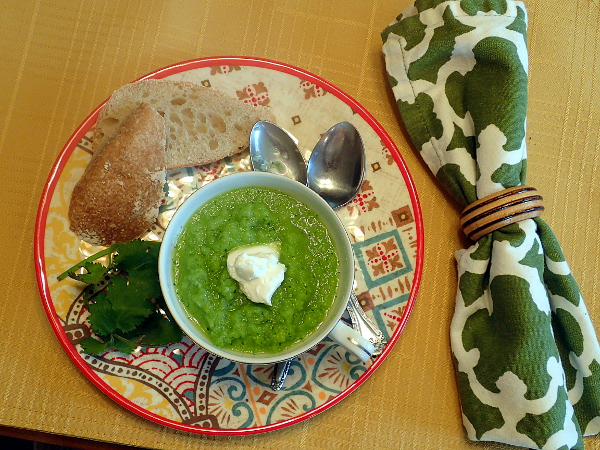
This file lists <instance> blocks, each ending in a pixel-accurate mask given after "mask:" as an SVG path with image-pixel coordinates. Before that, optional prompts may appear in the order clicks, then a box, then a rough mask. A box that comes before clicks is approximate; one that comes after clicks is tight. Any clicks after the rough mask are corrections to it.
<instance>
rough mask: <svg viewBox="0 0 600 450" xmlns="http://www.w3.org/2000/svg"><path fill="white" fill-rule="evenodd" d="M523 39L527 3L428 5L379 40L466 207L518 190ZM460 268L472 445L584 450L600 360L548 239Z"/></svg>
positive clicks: (483, 243)
mask: <svg viewBox="0 0 600 450" xmlns="http://www.w3.org/2000/svg"><path fill="white" fill-rule="evenodd" d="M526 31H527V12H526V9H525V6H524V4H523V3H522V2H516V1H507V0H489V1H485V0H483V1H469V0H463V1H439V0H429V1H416V2H415V3H414V4H413V5H411V6H410V7H409V8H407V9H406V10H405V11H403V12H402V14H400V15H399V16H398V17H397V18H396V20H395V21H394V22H393V23H392V24H390V25H389V26H388V27H387V28H386V29H385V30H383V32H382V38H383V42H384V45H383V51H384V54H385V65H386V70H387V74H388V79H389V82H390V85H391V87H392V90H393V93H394V96H395V98H396V101H397V104H398V108H399V110H400V113H401V116H402V120H403V122H404V125H405V127H406V129H407V130H408V132H409V134H410V137H411V139H412V141H413V143H414V145H415V146H416V148H417V149H418V151H419V152H420V154H421V156H422V157H423V160H424V161H425V163H426V164H427V165H428V166H429V168H430V169H431V170H432V171H433V173H434V174H435V175H436V177H437V178H438V179H439V181H440V183H441V184H442V185H443V186H444V187H445V188H446V189H447V190H448V191H449V192H450V194H451V195H452V196H453V197H454V199H455V200H456V201H457V202H459V203H460V204H461V205H462V206H466V205H468V204H470V203H472V202H473V201H475V200H477V199H479V198H482V197H484V196H487V195H490V194H493V193H496V192H498V191H501V190H503V189H505V188H508V187H513V186H519V185H521V184H524V183H525V177H526V171H527V155H526V112H527V111H526V110H527V76H528V66H527V59H528V54H527V45H526ZM542 194H543V193H542ZM456 259H457V263H458V289H457V295H456V309H455V313H454V317H453V320H452V323H451V329H450V335H451V344H452V353H453V357H454V361H455V367H456V375H457V382H458V388H459V394H460V400H461V408H462V412H463V423H464V426H465V429H466V432H467V435H468V437H469V438H471V439H473V440H487V441H498V442H505V443H509V444H513V445H519V446H524V447H529V448H547V449H567V448H568V449H570V448H583V439H582V436H583V435H590V434H597V433H598V432H599V431H600V347H599V345H598V341H597V338H596V334H595V331H594V328H593V325H592V323H591V321H590V319H589V316H588V314H587V311H586V308H585V304H584V301H583V298H582V296H581V293H580V291H579V288H578V286H577V283H576V281H575V279H574V278H573V276H572V274H571V271H570V269H569V266H568V264H567V262H566V261H565V258H564V256H563V252H562V250H561V248H560V245H559V244H558V242H557V240H556V237H555V236H554V234H553V233H552V231H551V229H550V228H549V226H548V225H547V224H546V223H545V222H544V221H543V220H542V219H540V218H536V219H528V220H525V221H522V222H519V223H515V224H512V225H509V226H506V227H504V228H502V229H500V230H498V231H494V232H493V233H490V234H488V235H486V236H484V237H482V238H480V239H479V241H477V242H476V243H475V244H474V245H473V246H472V247H470V248H468V249H463V250H459V251H458V252H457V253H456Z"/></svg>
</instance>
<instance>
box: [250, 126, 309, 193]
mask: <svg viewBox="0 0 600 450" xmlns="http://www.w3.org/2000/svg"><path fill="white" fill-rule="evenodd" d="M250 159H251V161H252V167H253V168H254V170H256V171H258V172H271V173H275V174H278V175H284V176H286V177H288V178H292V179H293V180H296V181H299V182H300V183H302V184H306V183H307V172H306V162H305V161H304V158H303V157H302V153H300V150H299V149H298V146H297V145H296V142H294V140H293V139H292V137H291V136H290V135H289V134H288V133H287V132H286V131H285V130H284V129H283V128H281V127H279V126H277V125H275V124H274V123H271V122H268V121H266V120H261V121H259V122H257V123H256V124H254V126H253V127H252V131H251V132H250Z"/></svg>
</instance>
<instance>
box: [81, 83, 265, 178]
mask: <svg viewBox="0 0 600 450" xmlns="http://www.w3.org/2000/svg"><path fill="white" fill-rule="evenodd" d="M141 102H148V103H150V104H151V105H152V107H153V108H154V109H156V111H158V112H159V113H160V114H161V115H162V116H163V117H164V119H165V128H166V132H167V144H166V153H167V170H174V169H179V168H182V167H192V166H198V165H202V164H206V163H210V162H213V161H218V160H220V159H223V158H224V157H226V156H232V155H234V154H236V153H240V152H241V151H243V150H244V149H245V148H247V147H248V141H249V136H250V131H251V129H252V127H253V126H254V124H255V123H256V122H258V121H259V120H269V121H271V122H274V121H275V116H274V115H273V113H272V112H271V110H270V108H268V107H266V106H260V105H259V106H252V105H249V104H246V103H244V102H243V101H241V100H239V99H235V98H231V97H229V96H228V95H226V94H224V93H223V92H221V91H218V90H217V89H215V88H209V87H205V86H202V85H200V84H197V83H193V82H190V81H174V80H169V79H152V78H151V79H144V80H139V81H136V82H134V83H130V84H126V85H124V86H122V87H121V88H119V89H117V90H116V91H115V92H114V93H113V94H112V96H111V97H110V99H109V100H108V101H107V103H106V104H105V105H104V107H103V108H102V110H101V111H100V113H99V115H98V120H97V122H96V125H95V126H94V129H93V137H92V140H93V144H92V149H93V150H94V151H95V148H101V147H102V146H103V145H104V144H105V142H106V141H107V140H109V139H111V138H112V136H114V135H115V134H116V132H117V131H118V129H119V128H120V126H121V123H122V122H123V120H124V119H125V118H126V117H127V116H128V115H129V114H130V113H131V111H132V110H133V109H135V108H136V107H137V106H138V105H139V104H140V103H141Z"/></svg>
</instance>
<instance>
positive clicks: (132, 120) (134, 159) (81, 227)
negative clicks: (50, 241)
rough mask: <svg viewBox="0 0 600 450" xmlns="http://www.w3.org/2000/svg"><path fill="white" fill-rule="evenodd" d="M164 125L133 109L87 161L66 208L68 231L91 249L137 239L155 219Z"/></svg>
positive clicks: (145, 108)
mask: <svg viewBox="0 0 600 450" xmlns="http://www.w3.org/2000/svg"><path fill="white" fill-rule="evenodd" d="M165 145H166V135H165V121H164V119H163V118H162V117H161V115H160V114H158V113H157V112H156V111H155V110H154V109H153V108H152V107H151V106H150V105H149V104H148V103H142V104H141V105H140V106H138V107H137V108H135V109H134V110H133V112H131V113H130V114H129V115H128V117H127V118H126V119H124V120H123V121H122V126H121V127H120V128H119V130H118V131H117V132H116V135H115V136H114V137H113V138H112V139H110V140H109V141H108V142H106V145H105V146H104V147H102V148H100V149H99V150H98V151H97V152H96V153H95V154H94V156H93V157H92V159H91V161H90V163H89V164H88V166H87V167H86V169H85V172H84V173H83V176H82V177H81V179H80V180H79V181H78V182H77V184H76V185H75V188H74V190H73V193H72V195H71V201H70V204H69V222H70V227H71V230H72V231H73V232H74V233H75V234H76V235H77V236H78V237H79V238H80V239H82V240H84V241H86V242H88V243H90V244H92V245H103V246H109V245H112V244H114V243H118V242H129V241H131V240H133V239H136V238H139V237H141V236H142V235H143V234H144V233H145V232H146V231H147V230H148V228H149V227H150V226H151V225H152V224H153V223H154V221H155V220H156V218H157V217H158V207H159V206H160V203H161V200H162V199H163V196H164V192H163V186H164V184H165V181H166V171H165V170H166V158H165Z"/></svg>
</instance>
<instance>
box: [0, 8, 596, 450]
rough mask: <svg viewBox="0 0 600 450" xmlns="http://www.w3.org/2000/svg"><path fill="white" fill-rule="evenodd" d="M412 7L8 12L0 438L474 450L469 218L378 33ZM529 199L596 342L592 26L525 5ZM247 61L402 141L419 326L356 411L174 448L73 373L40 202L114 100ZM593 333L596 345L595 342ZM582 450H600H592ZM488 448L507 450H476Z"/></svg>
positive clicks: (0, 106) (0, 77)
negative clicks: (429, 160)
mask: <svg viewBox="0 0 600 450" xmlns="http://www.w3.org/2000/svg"><path fill="white" fill-rule="evenodd" d="M408 3H409V2H408V1H405V0H403V1H400V2H398V1H391V0H385V1H377V2H364V1H361V0H353V1H345V0H336V1H334V0H320V1H312V0H311V1H307V2H296V3H294V2H288V1H283V0H281V1H266V2H256V1H251V0H248V1H238V2H232V1H215V0H208V1H205V2H193V1H189V2H171V1H167V2H163V1H159V0H155V1H147V2H112V1H108V0H106V1H86V2H69V1H55V2H43V1H31V2H21V1H16V0H10V1H5V2H3V5H2V14H0V57H1V60H2V61H3V69H2V70H1V71H0V92H2V95H0V124H1V126H0V161H1V162H2V163H1V164H2V168H3V176H2V177H1V178H0V186H1V190H0V191H1V192H2V199H3V203H2V204H3V205H4V214H3V216H2V221H1V222H0V223H1V226H0V248H2V258H1V259H0V261H1V262H0V270H1V273H2V275H3V282H2V283H0V293H1V295H0V330H1V336H2V337H1V338H0V398H2V399H3V400H2V406H1V407H0V424H2V425H7V426H15V427H22V428H26V429H31V430H40V431H47V432H51V433H57V434H64V435H69V436H78V437H85V438H89V439H95V440H101V441H108V442H118V443H122V444H127V445H133V446H139V447H145V448H165V449H166V448H177V449H191V448H194V449H197V448H213V447H219V448H229V447H234V446H235V447H236V448H263V449H270V448H273V449H275V448H278V449H279V448H282V447H286V446H290V445H293V446H295V447H296V448H298V449H314V448H347V447H350V446H353V447H356V448H378V449H385V448H417V449H421V448H422V449H433V448H435V449H437V448H452V449H458V448H472V447H473V445H472V444H469V443H468V442H467V441H466V439H465V437H464V434H463V430H462V425H461V420H460V411H459V406H458V397H457V393H456V387H455V384H454V379H453V376H454V375H453V373H454V372H453V368H452V361H451V357H450V349H449V338H448V327H449V322H450V318H451V315H452V311H453V304H454V294H455V289H456V277H455V267H454V260H453V254H454V251H455V250H456V249H458V248H459V247H461V246H463V245H464V243H465V242H464V240H463V237H462V236H461V235H460V234H459V233H460V232H459V227H458V224H459V211H458V210H456V209H455V208H454V207H453V206H452V202H451V201H448V200H449V199H447V198H444V194H443V193H442V190H441V189H440V188H439V186H438V185H437V184H436V183H437V182H436V181H435V179H434V177H433V176H431V175H430V174H429V173H428V172H427V170H426V168H425V167H424V164H423V163H422V162H421V161H420V159H419V157H418V156H417V155H415V153H414V150H413V148H412V147H411V146H410V145H409V144H408V143H407V142H408V141H407V138H406V136H405V135H404V131H403V129H402V127H401V125H399V124H398V118H399V116H398V114H397V112H396V110H395V107H394V101H393V98H392V96H391V92H390V91H389V88H388V86H387V82H386V79H385V71H384V68H383V60H382V55H381V40H380V38H379V32H380V31H381V30H382V29H383V28H384V27H385V26H386V25H387V24H388V23H389V22H391V20H392V19H393V18H394V17H395V16H396V15H397V14H399V13H400V12H401V11H402V10H403V9H404V7H405V6H407V5H408ZM527 8H528V11H529V21H530V29H529V44H530V95H529V98H530V105H529V121H528V136H527V139H528V148H529V156H530V158H529V169H528V182H529V183H530V184H531V185H533V186H535V187H536V188H537V189H538V190H539V191H540V192H541V193H542V195H544V199H545V204H546V212H545V214H544V218H545V219H546V220H547V221H548V222H549V223H550V224H551V225H552V227H553V229H554V231H555V232H556V234H557V235H558V237H559V241H560V242H561V243H562V245H563V246H564V250H565V253H566V254H567V257H568V260H569V261H570V264H571V266H572V269H573V272H574V273H575V275H576V277H577V279H578V281H579V283H580V285H581V288H582V291H583V293H584V295H585V296H586V302H587V304H588V307H589V308H590V315H591V316H592V319H594V321H595V323H596V324H600V298H598V294H597V292H598V289H597V287H598V281H597V274H598V273H599V272H600V270H599V264H600V262H599V261H600V243H599V240H598V239H597V238H596V230H597V229H598V223H600V208H599V206H600V201H599V200H598V198H599V197H598V193H599V192H600V176H599V175H598V169H599V165H600V160H599V159H600V157H599V156H598V155H599V154H600V148H599V147H600V131H599V128H600V127H599V126H598V124H599V123H598V117H600V77H599V76H598V70H599V69H600V50H599V48H600V29H599V25H598V24H599V23H600V8H599V7H598V3H597V1H596V0H587V1H586V0H580V1H569V2H562V3H548V2H542V1H540V0H534V1H531V2H527ZM218 55H246V56H257V57H263V58H269V59H274V60H280V61H283V62H286V63H288V64H292V65H296V66H299V67H302V68H304V69H306V70H308V71H310V72H312V73H315V74H317V75H319V76H321V77H323V78H325V79H327V80H328V81H330V82H332V83H333V84H335V85H337V86H338V87H340V88H341V89H343V90H344V91H346V92H347V93H348V94H350V95H351V96H353V97H354V98H356V99H357V100H358V101H359V102H360V103H361V104H362V105H363V106H365V107H366V108H367V109H368V110H369V111H370V112H371V113H372V114H373V115H374V116H375V118H376V119H377V120H378V121H379V122H380V123H381V124H382V125H383V127H384V128H385V129H386V130H387V131H388V132H389V134H390V135H391V136H392V138H393V139H394V141H395V142H396V144H397V145H398V147H399V148H400V151H401V153H402V155H403V157H404V158H405V160H406V163H407V165H408V167H409V169H410V171H411V173H412V175H413V177H414V180H415V183H416V187H417V190H418V192H419V196H420V200H421V203H422V208H423V214H424V226H425V239H426V241H425V263H424V273H423V280H422V284H421V290H420V293H419V297H418V299H417V303H416V306H415V309H414V310H413V313H412V316H411V318H410V320H409V321H408V325H407V326H406V328H405V330H404V333H403V334H402V336H401V337H400V340H399V342H398V344H397V345H396V347H395V348H394V351H393V352H392V354H391V355H390V356H389V357H388V358H387V359H386V360H385V361H384V363H383V364H382V365H381V367H380V368H379V369H378V370H377V371H376V372H375V373H374V374H373V376H372V377H371V378H370V379H369V380H367V382H366V383H365V384H364V385H362V386H361V387H360V389H358V390H357V391H356V392H354V393H353V394H352V395H350V396H349V397H348V398H347V399H345V400H344V401H342V402H341V403H339V404H338V405H336V406H334V407H333V408H331V409H330V410H328V411H326V412H324V413H322V414H319V415H318V416H316V417H314V418H312V419H310V420H307V421H304V422H302V423H300V424H297V425H294V426H291V427H288V428H286V429H283V430H279V431H276V432H272V433H268V434H261V435H253V436H245V437H230V438H214V437H210V436H201V435H193V434H187V433H183V432H178V431H175V430H173V429H170V428H165V427H162V426H159V425H156V424H154V423H152V422H149V421H147V420H145V419H142V418H140V417H138V416H136V415H134V414H132V413H131V412H129V411H127V410H125V409H123V408H122V407H120V406H118V405H117V404H115V403H114V402H113V401H112V400H110V399H109V398H107V397H106V396H105V395H104V394H102V393H101V392H100V391H99V390H98V389H97V388H96V387H95V386H93V385H92V384H91V383H90V382H89V381H88V380H87V379H86V378H85V377H84V376H83V375H82V374H81V373H80V372H79V370H78V369H77V368H76V367H75V366H74V364H73V363H72V362H71V361H70V359H69V358H68V357H67V355H66V354H65V352H64V351H63V350H62V347H61V346H60V344H59V343H58V341H57V339H56V337H55V335H54V333H53V331H52V330H51V328H50V326H49V324H48V321H47V319H46V316H45V312H44V310H43V308H42V305H41V301H40V298H39V294H38V290H37V285H36V279H35V272H34V266H33V236H34V224H35V215H36V210H37V206H38V202H39V199H40V195H41V192H42V189H43V186H44V183H45V181H46V178H47V176H48V173H49V171H50V169H51V167H52V164H53V162H54V161H55V159H56V157H57V155H58V154H59V152H60V149H61V148H62V146H63V145H64V143H65V142H66V140H67V139H68V138H69V136H70V134H71V132H72V131H73V130H74V129H75V128H76V127H77V125H78V124H79V123H80V122H81V121H82V120H83V119H84V118H85V117H86V116H87V114H88V113H89V112H91V111H92V109H93V108H95V107H96V106H97V105H98V104H99V103H100V102H101V101H103V100H104V99H105V98H106V97H107V96H108V95H110V93H111V92H112V91H113V90H114V89H115V88H117V87H119V86H120V85H122V84H124V83H127V82H129V81H131V80H133V79H135V78H137V77H139V76H142V75H144V74H145V73H147V72H150V71H152V70H155V69H157V68H160V67H163V66H166V65H169V64H173V63H175V62H178V61H183V60H187V59H191V58H197V57H205V56H218ZM597 329H599V328H598V327H597ZM586 445H587V448H600V442H599V440H598V439H595V438H590V439H587V440H586ZM477 447H479V448H506V447H505V446H502V445H500V444H481V445H477Z"/></svg>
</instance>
